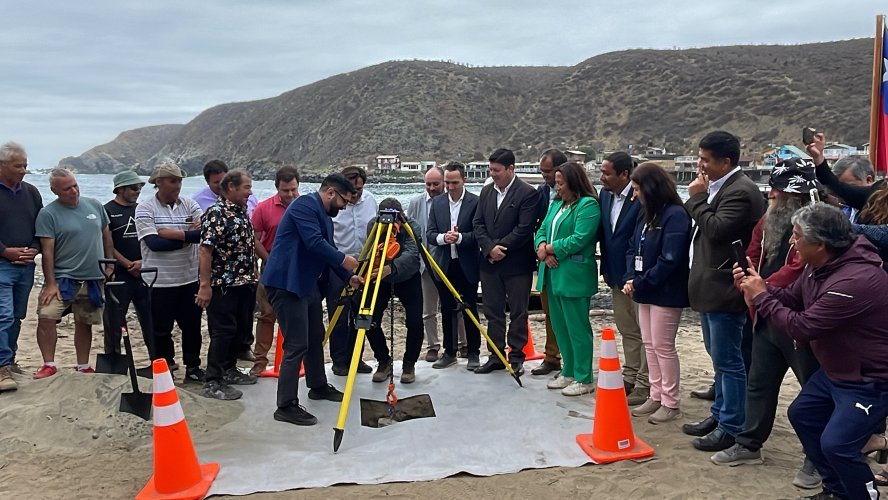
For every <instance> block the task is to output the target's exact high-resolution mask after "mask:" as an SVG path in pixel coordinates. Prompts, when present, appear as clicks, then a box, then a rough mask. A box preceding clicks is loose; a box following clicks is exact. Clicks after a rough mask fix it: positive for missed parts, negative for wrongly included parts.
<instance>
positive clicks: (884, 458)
mask: <svg viewBox="0 0 888 500" xmlns="http://www.w3.org/2000/svg"><path fill="white" fill-rule="evenodd" d="M872 438H879V439H880V440H881V444H879V445H877V446H876V447H875V448H868V447H866V446H864V448H863V449H862V450H860V451H861V452H862V453H863V454H864V455H870V454H872V453H877V455H876V462H877V463H880V464H884V463H886V462H888V437H885V435H884V434H873V435H872V437H870V441H872ZM867 444H869V442H867ZM886 474H888V471H886Z"/></svg>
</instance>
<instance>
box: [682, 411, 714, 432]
mask: <svg viewBox="0 0 888 500" xmlns="http://www.w3.org/2000/svg"><path fill="white" fill-rule="evenodd" d="M717 428H718V420H716V419H715V417H713V416H711V415H710V416H708V417H706V418H705V419H703V420H701V421H699V422H697V423H694V424H684V425H682V426H681V432H684V433H685V434H687V435H689V436H705V435H707V434H709V433H710V432H712V431H714V430H716V429H717Z"/></svg>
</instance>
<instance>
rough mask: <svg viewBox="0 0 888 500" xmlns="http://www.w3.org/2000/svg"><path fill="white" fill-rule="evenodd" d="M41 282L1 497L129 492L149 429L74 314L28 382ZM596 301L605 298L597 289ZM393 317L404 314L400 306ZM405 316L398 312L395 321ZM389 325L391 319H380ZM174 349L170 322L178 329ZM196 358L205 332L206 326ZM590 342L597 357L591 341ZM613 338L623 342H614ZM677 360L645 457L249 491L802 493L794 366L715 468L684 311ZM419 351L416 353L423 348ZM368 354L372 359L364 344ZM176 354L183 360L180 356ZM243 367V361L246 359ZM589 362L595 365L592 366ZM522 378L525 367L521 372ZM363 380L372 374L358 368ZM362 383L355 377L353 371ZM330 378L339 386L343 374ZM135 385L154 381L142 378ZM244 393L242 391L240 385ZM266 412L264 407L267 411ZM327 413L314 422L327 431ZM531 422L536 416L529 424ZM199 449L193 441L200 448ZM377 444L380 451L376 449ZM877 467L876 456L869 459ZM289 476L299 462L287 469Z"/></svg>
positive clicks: (226, 407)
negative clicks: (742, 442)
mask: <svg viewBox="0 0 888 500" xmlns="http://www.w3.org/2000/svg"><path fill="white" fill-rule="evenodd" d="M39 286H40V284H39V278H38V284H36V285H35V288H34V290H33V291H32V293H31V301H30V311H29V313H28V317H27V319H26V320H25V321H24V323H23V325H22V335H21V339H20V340H19V351H18V357H17V359H18V362H19V363H20V364H21V365H22V366H23V368H24V369H25V374H24V375H16V376H15V378H16V381H17V382H18V383H19V390H18V391H16V392H10V393H2V394H0V498H28V499H31V498H62V497H64V498H107V499H117V498H132V497H133V496H134V495H135V494H136V493H137V492H138V491H139V490H140V489H141V488H142V487H143V486H144V484H145V482H146V481H147V480H148V478H149V477H150V476H151V474H152V444H151V427H150V424H149V423H146V422H144V421H142V420H141V419H139V418H137V417H135V416H132V415H129V414H126V413H119V412H118V411H117V406H118V401H119V394H120V393H121V392H122V391H123V392H129V390H130V389H129V379H128V378H126V377H120V376H108V375H84V374H78V373H74V370H73V366H74V364H75V362H74V346H73V320H64V321H63V322H62V323H61V324H60V325H59V334H60V336H62V338H60V339H59V343H58V349H57V356H56V361H57V363H58V365H59V367H60V369H59V373H58V374H57V375H56V376H53V377H50V378H49V379H45V380H39V381H35V380H32V379H31V376H32V374H33V373H34V371H35V370H36V369H37V368H38V367H39V365H40V364H41V358H40V353H39V350H38V349H37V344H36V340H35V332H36V327H37V320H36V314H35V306H36V300H37V294H38V292H39ZM599 299H600V301H602V302H603V303H606V302H607V297H606V295H605V294H600V296H599ZM397 318H403V315H402V314H400V313H398V314H397V315H396V325H397V323H398V321H397ZM531 319H532V321H531V327H532V331H533V332H534V334H535V338H536V345H537V349H538V350H540V349H542V345H543V343H544V336H545V329H544V325H543V323H542V322H541V321H540V320H541V319H542V315H540V314H535V315H532V317H531ZM592 321H593V327H594V330H595V331H596V332H597V334H596V336H598V335H600V331H601V329H602V328H603V327H605V326H611V325H612V323H613V318H612V317H611V315H610V311H607V310H594V311H593V314H592ZM401 323H403V320H402V321H401ZM129 324H130V329H131V332H132V335H133V337H132V338H133V341H134V350H135V353H136V365H137V366H145V365H146V364H147V355H146V351H145V347H144V343H143V342H142V340H141V332H140V330H139V327H138V322H137V321H136V320H135V314H133V313H132V311H131V312H130V318H129ZM385 325H388V318H387V317H386V319H385ZM396 331H397V337H398V338H399V339H400V341H398V342H397V343H398V344H399V346H398V348H397V349H396V356H401V355H402V354H403V338H404V329H403V327H402V326H396ZM175 335H176V337H177V338H176V343H177V353H178V352H180V351H179V343H178V331H177V332H175ZM204 335H205V341H204V357H203V360H204V362H205V360H206V356H205V352H206V348H207V345H208V339H207V338H206V329H204ZM598 342H599V341H598V340H596V347H595V350H596V356H597V351H598V350H599V347H598ZM618 344H619V342H618ZM677 345H678V350H679V354H680V358H681V363H682V377H681V384H682V387H681V391H682V397H683V400H682V410H683V412H684V418H683V419H681V420H680V421H678V422H672V423H669V424H666V425H659V426H655V425H650V424H648V423H647V421H646V420H645V419H644V418H634V419H633V424H634V426H635V432H636V434H637V435H638V436H639V437H641V438H642V439H644V440H645V441H646V442H647V443H648V444H650V445H651V446H653V447H654V448H655V450H656V456H655V458H654V459H653V460H650V461H648V462H645V463H640V464H639V463H634V462H620V463H616V464H610V465H587V466H583V467H578V468H549V469H537V470H527V471H522V472H518V473H514V474H502V475H497V476H492V477H474V476H470V475H467V474H461V475H457V476H454V477H450V478H446V479H441V480H437V481H429V482H415V483H394V484H379V485H337V486H332V487H329V488H318V489H312V490H297V491H286V492H279V493H261V494H254V495H250V497H251V498H256V499H283V498H305V499H320V498H325V499H330V498H342V499H358V498H362V499H381V498H387V499H392V498H394V499H398V498H404V499H406V498H428V499H447V500H452V499H453V498H470V497H478V498H540V499H543V498H589V497H592V496H598V497H600V498H667V499H669V498H675V499H679V498H682V499H683V498H794V497H796V496H798V495H800V494H802V493H804V491H803V490H800V489H797V488H795V487H793V486H792V484H791V481H792V478H793V476H794V474H795V472H796V470H797V469H798V467H799V465H800V464H801V446H800V444H799V442H798V440H797V439H796V437H795V435H794V433H793V432H792V429H791V427H790V425H789V423H788V421H787V419H786V407H787V405H788V404H789V403H790V402H791V401H792V399H793V398H794V397H795V395H796V393H797V392H798V389H799V388H798V384H797V383H796V381H795V379H794V378H793V377H792V375H791V374H790V375H788V376H787V377H786V378H785V380H784V383H783V388H782V392H781V398H780V407H779V409H778V415H777V421H776V424H775V426H774V431H773V433H772V435H771V438H770V439H769V440H768V442H767V443H766V445H765V448H764V454H765V465H763V466H742V467H718V466H715V465H713V464H712V463H711V462H710V461H709V456H710V455H711V453H705V452H700V451H697V450H695V449H694V448H693V447H692V446H691V439H692V438H691V437H689V436H686V435H684V434H682V433H681V430H680V426H681V424H682V423H684V422H690V421H697V420H700V419H702V418H704V417H706V416H707V415H708V413H709V402H706V401H700V400H696V399H691V398H689V397H687V394H688V392H689V391H690V390H692V389H698V388H701V387H704V386H706V385H707V384H709V383H710V382H711V380H712V366H711V363H710V361H709V358H708V356H707V354H706V351H705V349H704V347H703V342H702V340H701V334H700V326H699V322H698V321H697V319H696V316H695V315H694V314H693V313H691V312H690V311H687V310H686V312H685V315H684V317H683V320H682V323H681V327H680V331H679V334H678V340H677ZM100 349H101V328H100V327H99V328H96V329H95V333H94V339H93V351H92V353H93V355H92V357H91V359H93V360H94V359H95V358H94V356H95V353H96V352H99V351H100ZM424 352H425V350H423V353H424ZM364 357H365V359H367V360H368V361H370V360H372V352H371V351H370V349H369V347H368V348H367V349H366V350H365V355H364ZM180 363H181V361H180ZM241 366H248V365H247V364H243V363H242V365H241ZM596 366H597V364H596ZM525 376H528V377H529V376H530V374H529V373H528V374H527V375H525ZM362 377H368V378H369V376H367V375H362ZM359 380H360V379H359ZM331 382H332V383H333V384H334V385H336V386H337V387H339V388H340V389H341V388H342V387H343V386H344V384H345V379H344V377H334V378H333V379H332V380H331ZM176 383H177V385H178V386H179V391H178V392H179V397H180V399H181V400H182V406H183V408H184V411H185V415H186V417H187V422H188V426H189V428H190V430H191V433H192V436H194V435H197V434H200V433H211V432H215V430H216V429H217V428H218V427H220V426H221V425H223V424H225V423H227V422H230V421H232V420H234V419H235V418H237V416H238V415H239V414H240V412H241V406H240V403H236V402H234V403H232V402H221V401H215V400H209V399H206V398H203V397H200V396H198V395H197V391H198V390H199V388H200V386H199V385H196V384H183V383H182V371H179V372H178V373H177V374H176ZM140 386H141V387H142V389H143V390H146V391H150V389H151V386H150V381H149V380H145V379H140ZM244 390H246V391H249V390H250V388H249V387H246V388H244ZM268 418H269V421H271V415H269V416H268ZM331 425H332V422H321V424H320V425H319V426H317V427H315V428H313V429H316V430H317V432H325V433H326V432H328V431H329V427H330V426H331ZM527 425H533V422H528V423H527ZM419 446H425V447H427V449H428V452H429V453H435V449H436V448H438V447H442V446H448V447H454V446H455V447H458V446H459V433H458V432H457V431H455V430H453V429H441V432H440V433H439V434H438V435H431V436H428V440H427V442H425V443H419ZM198 454H200V450H198ZM384 456H385V450H383V449H381V450H380V458H384ZM874 467H875V465H874ZM294 473H295V471H294Z"/></svg>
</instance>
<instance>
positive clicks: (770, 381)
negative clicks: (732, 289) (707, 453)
mask: <svg viewBox="0 0 888 500" xmlns="http://www.w3.org/2000/svg"><path fill="white" fill-rule="evenodd" d="M747 323H752V321H747ZM819 368H820V363H818V362H817V359H815V358H814V354H813V353H812V352H811V348H810V347H808V346H807V345H805V344H799V346H798V348H795V346H794V345H793V342H792V339H791V338H789V335H786V334H785V333H783V332H781V331H776V330H775V329H774V328H771V327H770V326H769V325H768V324H767V323H766V322H765V321H764V320H763V319H761V318H759V319H758V321H757V322H756V325H755V332H754V334H753V340H752V365H751V366H750V369H749V377H748V379H747V382H746V423H745V424H744V425H743V431H742V432H740V433H739V434H737V437H736V441H737V443H739V444H741V445H743V446H745V447H747V448H749V449H751V450H758V449H759V448H761V447H762V445H763V444H764V443H765V441H766V440H767V439H768V436H770V435H771V429H773V427H774V417H775V415H776V414H777V400H778V397H779V395H780V386H781V385H782V384H783V377H784V376H785V375H786V370H788V369H791V370H792V372H793V373H794V374H795V376H796V379H797V380H798V381H799V384H800V385H801V386H802V387H804V386H805V383H806V382H807V381H808V379H810V378H811V375H813V374H814V372H816V371H817V370H818V369H819Z"/></svg>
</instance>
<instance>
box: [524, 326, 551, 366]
mask: <svg viewBox="0 0 888 500" xmlns="http://www.w3.org/2000/svg"><path fill="white" fill-rule="evenodd" d="M521 350H522V351H524V361H532V360H535V359H543V358H545V357H546V356H545V355H544V354H540V353H538V352H536V349H534V347H533V333H531V331H530V319H528V320H527V343H526V344H524V349H521Z"/></svg>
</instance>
